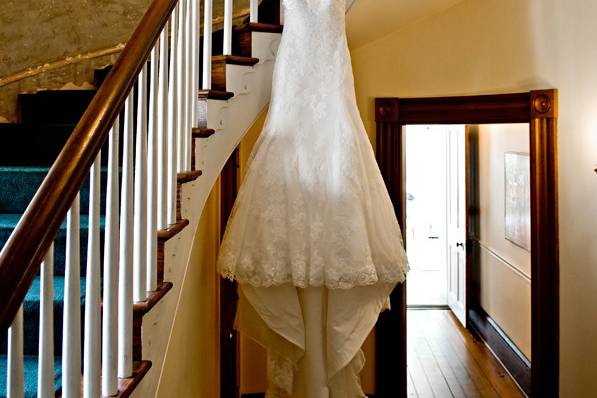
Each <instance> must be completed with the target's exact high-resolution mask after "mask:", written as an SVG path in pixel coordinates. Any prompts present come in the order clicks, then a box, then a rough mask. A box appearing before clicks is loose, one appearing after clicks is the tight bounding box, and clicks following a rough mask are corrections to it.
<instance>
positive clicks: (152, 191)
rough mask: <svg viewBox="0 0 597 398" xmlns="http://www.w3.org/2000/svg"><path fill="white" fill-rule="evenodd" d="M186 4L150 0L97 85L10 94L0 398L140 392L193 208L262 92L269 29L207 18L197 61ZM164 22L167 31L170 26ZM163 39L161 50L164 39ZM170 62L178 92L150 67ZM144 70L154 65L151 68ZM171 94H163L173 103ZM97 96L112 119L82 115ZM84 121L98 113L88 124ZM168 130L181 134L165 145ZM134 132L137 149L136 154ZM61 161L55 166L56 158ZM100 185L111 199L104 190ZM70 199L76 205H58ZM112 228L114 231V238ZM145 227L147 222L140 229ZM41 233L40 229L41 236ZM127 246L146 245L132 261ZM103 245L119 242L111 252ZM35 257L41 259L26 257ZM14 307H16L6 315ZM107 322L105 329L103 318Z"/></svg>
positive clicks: (147, 392)
mask: <svg viewBox="0 0 597 398" xmlns="http://www.w3.org/2000/svg"><path fill="white" fill-rule="evenodd" d="M227 1H228V0H227ZM209 3H210V2H209V0H207V1H206V4H207V6H208V7H205V8H206V12H207V13H208V14H207V15H206V18H208V16H209V12H211V11H210V10H209ZM196 6H197V7H198V6H199V4H197V5H196ZM174 7H176V8H174ZM193 7H195V6H194V5H192V4H191V2H190V0H180V1H177V0H155V1H154V3H153V4H152V5H151V7H150V9H149V11H148V13H147V15H146V17H145V18H144V20H143V21H141V24H140V25H139V28H138V30H137V32H136V33H135V34H134V35H133V37H132V38H131V41H130V42H129V44H128V45H127V48H129V50H128V52H127V49H125V50H124V52H123V56H122V57H121V58H124V57H128V58H127V59H123V60H119V61H118V62H117V63H116V64H115V66H114V68H111V69H112V70H111V71H110V68H108V69H106V70H101V71H98V72H97V73H96V79H97V84H98V86H100V84H101V82H102V81H104V79H105V80H106V82H105V83H104V85H103V86H102V87H101V88H100V89H99V91H96V90H80V91H42V92H38V93H36V94H22V95H20V96H19V105H20V123H18V124H0V134H2V136H3V137H4V138H5V142H4V145H2V146H0V186H1V187H2V190H0V247H4V249H3V250H2V253H1V254H0V294H3V295H2V298H1V300H2V301H0V302H1V303H2V304H1V306H2V307H3V308H1V309H2V313H1V317H2V318H1V319H2V329H0V333H1V334H0V397H7V396H9V397H20V396H24V397H36V396H38V393H39V396H54V395H61V396H65V397H73V396H80V395H83V396H86V397H94V396H99V395H103V396H107V395H110V396H119V397H127V396H131V395H132V396H139V397H148V396H153V395H155V392H156V388H157V384H158V382H159V377H160V374H161V367H162V365H163V361H164V358H165V354H166V350H167V346H168V341H169V338H170V334H171V330H172V325H173V320H174V315H175V314H176V310H177V303H178V298H179V296H180V289H181V286H182V281H183V279H184V275H185V273H186V270H187V267H188V266H189V263H188V262H189V256H190V250H191V248H192V244H193V239H194V237H195V231H196V229H197V225H198V222H199V218H200V216H201V213H202V210H203V206H204V204H205V202H206V200H207V197H208V195H209V193H210V191H211V189H212V187H213V185H214V183H215V181H216V179H217V178H218V176H219V174H220V172H221V170H222V168H223V167H224V165H225V163H226V161H227V160H228V158H229V156H230V154H231V153H232V152H233V150H234V148H235V147H236V146H237V145H238V143H239V142H240V140H241V139H242V137H243V136H244V133H245V132H246V131H247V129H248V128H249V127H250V126H251V125H252V124H253V122H254V121H255V119H256V118H257V116H258V115H259V113H260V112H261V111H262V110H263V109H264V107H265V106H266V105H267V102H268V101H269V96H270V90H271V75H272V69H273V64H274V60H275V53H276V49H277V45H278V43H279V40H280V33H281V31H282V26H281V25H279V24H277V23H257V22H248V23H246V24H245V25H242V26H238V27H234V28H233V27H232V26H231V24H230V23H229V24H227V25H225V28H224V29H225V31H224V32H215V33H212V32H211V30H210V29H211V27H209V26H208V27H207V28H206V30H205V31H204V32H205V33H206V34H204V37H205V38H206V40H203V46H202V47H203V48H204V62H203V63H201V62H194V61H192V59H198V58H199V57H198V54H199V50H198V49H199V40H198V38H195V39H194V40H193V38H192V34H190V33H192V32H193V30H195V31H196V32H197V33H198V30H199V26H200V25H199V21H198V20H197V16H198V11H197V10H194V9H193ZM252 12H253V15H252V16H251V19H252V20H254V21H256V20H257V12H259V13H261V14H262V15H267V14H269V15H268V16H274V17H277V16H278V15H279V4H277V3H276V2H269V1H264V2H263V3H262V4H261V6H260V7H259V8H257V5H256V2H255V4H253V7H252ZM226 18H228V20H230V18H231V16H230V15H229V14H227V16H226ZM168 19H169V20H170V23H169V24H166V22H167V21H168ZM206 20H208V21H209V20H211V19H206ZM156 21H159V23H158V22H156ZM273 22H277V21H276V20H275V19H274V20H273ZM152 23H153V25H152ZM173 23H178V28H179V29H177V30H174V29H176V28H173ZM158 25H159V26H158ZM168 28H170V29H171V30H170V34H168V30H167V29H168ZM152 30H153V31H154V37H151V38H147V37H145V40H146V41H148V42H150V44H151V46H148V49H151V50H153V51H152V52H151V53H150V52H149V51H146V52H145V53H144V54H145V55H144V58H143V59H139V60H137V62H138V64H139V66H140V67H139V68H136V69H137V70H136V73H135V75H134V76H132V77H130V78H129V80H130V82H128V83H127V84H123V85H121V86H120V87H124V86H126V87H127V89H128V90H130V91H129V92H113V91H112V90H114V87H115V86H118V85H117V84H115V83H114V82H118V81H119V77H120V76H121V75H124V73H123V70H124V69H126V68H127V66H128V65H127V62H129V63H130V59H131V57H133V55H132V54H135V48H134V47H135V46H136V47H137V48H138V47H140V44H139V42H141V41H142V39H141V33H143V32H147V31H152ZM226 30H228V33H227V34H226V33H225V32H226ZM172 32H176V33H177V34H176V35H173V34H172ZM185 32H186V35H185ZM145 36H147V35H145ZM158 36H161V39H162V40H160V43H158V42H157V38H158ZM224 37H227V39H224ZM164 38H166V40H167V41H168V43H169V44H174V45H175V46H177V47H176V50H177V51H173V50H172V48H173V47H172V46H170V48H168V47H166V46H164V43H163V41H164ZM211 40H214V44H212V43H211ZM226 40H228V43H226ZM216 41H217V42H218V43H219V42H222V43H223V46H222V48H223V49H224V50H225V49H226V48H228V49H229V50H228V51H226V52H228V53H230V54H227V55H213V54H214V53H215V54H218V53H220V54H221V52H220V47H219V44H217V43H216ZM185 43H186V44H185ZM192 43H196V45H195V46H193V44H192ZM159 45H162V47H161V48H160V49H161V50H162V51H163V49H164V48H167V55H166V56H163V55H164V53H163V52H162V51H158V50H156V49H157V48H158V46H159ZM185 46H188V49H187V50H186V51H187V52H186V55H187V57H186V58H185V57H184V55H185V48H187V47H185ZM210 48H211V49H212V51H209V49H210ZM158 53H160V56H159V55H158ZM191 54H195V56H194V57H189V56H188V55H191ZM181 55H182V57H181ZM191 58H192V59H191ZM180 63H182V64H183V68H181V69H182V70H184V67H188V68H187V72H185V73H184V78H186V79H187V80H186V81H187V85H191V89H190V90H187V89H186V88H183V87H187V85H181V84H180V81H181V75H180V70H181V69H177V72H178V74H179V76H178V77H177V76H176V74H177V73H174V72H173V69H172V68H171V69H170V72H165V73H163V72H164V71H163V69H160V68H159V67H160V66H162V64H163V66H171V67H177V68H178V65H179V64H180ZM152 65H155V66H158V67H156V68H155V70H154V71H152ZM193 67H194V68H195V71H194V72H193V70H192V68H193ZM142 68H144V69H143V71H144V72H141V70H142ZM201 74H203V75H204V79H203V83H202V84H201V85H199V83H198V81H197V80H198V79H197V76H200V75H201ZM193 77H195V78H193ZM184 78H183V80H184ZM120 79H124V78H122V77H120ZM175 79H179V80H178V87H177V81H176V80H175ZM135 82H136V84H135V85H133V83H135ZM158 85H160V87H162V88H163V87H165V88H166V89H167V90H166V91H167V92H163V91H159V87H158ZM143 86H145V87H143ZM152 86H153V87H154V88H155V90H152ZM193 87H197V89H194V88H193ZM176 89H178V96H173V95H172V91H173V90H176ZM187 91H188V93H189V95H188V96H186V94H187ZM96 93H99V94H97V95H96ZM109 97H121V98H122V100H118V101H117V100H115V99H113V98H112V100H113V101H115V102H118V104H117V107H118V109H115V110H114V111H113V116H112V117H111V116H109V115H108V116H106V114H105V113H104V114H101V115H100V114H99V112H98V114H94V109H96V110H97V109H104V108H106V107H107V106H106V104H109V101H110V98H109ZM178 97H182V100H180V99H179V98H178ZM180 101H182V102H180ZM185 101H187V102H186V103H185ZM174 103H177V104H180V103H182V104H185V107H184V108H183V109H186V110H187V111H186V112H187V113H184V112H182V111H181V109H178V111H175V110H174V109H170V108H169V107H171V108H175V106H173V105H174ZM90 104H91V106H90ZM141 104H143V105H144V106H142V105H141ZM110 105H114V104H113V103H110ZM145 107H146V108H147V111H146V112H143V109H144V108H145ZM86 110H88V111H87V113H85V111H86ZM100 117H102V118H110V119H112V120H110V121H109V123H106V124H104V126H103V127H102V126H100V127H98V124H100V122H98V121H97V120H98V119H99V118H100ZM118 119H119V120H120V123H119V122H118V121H117V120H118ZM90 121H95V123H91V122H90ZM142 126H144V127H142ZM111 127H113V128H112V129H111V131H109V130H110V128H111ZM73 131H74V132H73ZM100 135H102V136H103V139H100V138H97V142H98V143H99V146H97V148H98V149H99V148H100V147H101V148H102V149H101V157H99V158H98V159H99V160H97V161H96V162H95V164H94V167H93V168H92V169H91V172H90V173H87V172H85V171H83V172H82V173H81V177H80V178H79V179H80V180H81V181H82V182H81V183H76V184H75V185H76V187H75V188H74V191H73V192H72V193H69V188H68V184H69V183H71V181H69V180H77V178H78V177H77V176H76V175H75V174H77V173H76V172H70V173H69V172H68V170H76V169H87V168H88V167H90V166H91V165H90V163H93V159H95V158H96V157H97V155H98V154H99V151H98V150H89V151H88V154H87V155H86V156H78V155H77V154H76V153H79V152H83V151H84V150H86V148H83V147H84V146H85V145H87V144H88V143H89V141H90V139H89V138H88V137H92V136H100ZM109 135H110V136H111V138H113V139H110V141H108V139H107V138H108V136H109ZM175 136H176V137H178V138H180V137H182V138H180V139H179V140H178V141H176V139H175V138H176V137H175ZM81 137H86V138H87V140H82V139H80V138H81ZM69 138H70V140H69ZM146 140H147V143H146V144H148V147H145V148H143V143H144V142H145V141H146ZM152 140H154V141H152ZM160 140H161V141H160ZM67 141H68V142H67ZM77 142H78V143H80V144H81V145H75V144H77ZM160 142H161V146H160V145H157V146H156V143H158V144H160ZM152 145H153V146H152ZM139 148H140V149H139ZM119 149H122V150H121V151H120V150H119ZM160 150H161V151H163V153H160ZM61 151H62V153H61ZM59 154H60V157H58V156H59ZM57 157H58V159H57ZM73 157H74V158H76V161H74V160H72V158H73ZM84 158H85V159H87V164H84V162H83V160H82V159H84ZM89 159H91V162H90V161H89ZM69 161H71V162H73V163H71V168H69V167H68V166H65V165H66V164H67V163H68V162H69ZM133 163H134V166H133ZM72 165H74V167H73V166H72ZM88 165H89V166H88ZM152 165H153V167H154V169H153V171H154V172H153V174H156V173H157V174H160V173H161V175H162V176H163V177H164V179H162V180H160V179H159V178H154V179H152V172H151V170H152ZM50 168H52V170H51V171H50ZM91 175H95V176H94V177H93V178H92V177H90V176H91ZM98 176H99V181H95V183H94V182H93V180H97V177H98ZM154 177H155V176H154ZM44 181H45V182H44ZM110 181H112V183H110ZM139 181H145V185H142V184H139ZM131 182H133V184H131ZM159 182H161V183H162V184H159ZM138 184H139V185H138ZM170 186H171V187H172V188H173V189H168V188H169V187H170ZM40 187H41V188H40ZM114 187H117V188H119V189H118V190H119V191H120V192H117V193H114ZM139 187H141V188H140V189H139ZM98 188H99V191H98ZM131 191H134V192H131ZM77 192H78V193H79V207H80V211H78V206H76V205H75V204H74V203H76V201H75V202H73V199H71V197H74V195H73V193H74V194H75V195H76V193H77ZM127 192H128V193H127ZM98 193H99V197H98ZM119 193H120V195H119ZM69 195H70V197H69ZM56 197H62V198H67V197H68V198H69V199H68V203H66V204H65V205H64V204H63V205H62V208H63V209H64V210H68V209H69V208H70V213H69V214H71V218H70V219H68V220H65V215H66V211H64V210H62V208H61V206H56V207H53V205H52V204H53V203H54V202H53V201H54V200H56ZM119 197H120V199H119ZM114 199H116V204H114ZM110 200H112V204H110ZM71 203H73V205H72V207H71ZM151 203H153V204H154V205H153V208H155V211H156V212H157V214H155V217H156V218H157V220H154V224H152V221H151V216H148V214H150V213H151V210H152V209H153V208H152V207H151ZM36 209H37V210H36ZM40 209H41V210H40ZM44 209H46V210H44ZM114 211H116V213H114ZM42 213H48V214H47V215H45V216H44V214H42ZM23 214H25V215H24V216H23ZM98 215H99V217H98ZM44 217H48V219H47V221H46V219H45V218H44ZM119 217H120V221H119V222H117V223H114V221H118V218H119ZM77 218H80V220H79V222H78V223H77V222H76V221H77ZM19 220H21V221H20V225H19V226H18V228H17V225H18V224H19ZM109 220H112V227H109V225H108V224H109ZM118 224H119V225H120V234H119V235H117V236H115V235H114V225H116V226H118ZM27 225H31V226H32V227H27ZM151 225H155V226H156V229H155V232H154V233H153V234H152V233H151V231H150V230H149V228H150V227H149V226H151ZM33 226H35V228H37V229H35V230H33V229H34V228H33ZM143 226H146V229H145V230H144V229H143ZM44 229H47V230H49V231H51V232H50V234H51V235H52V236H50V238H49V239H47V238H45V237H44V236H43V233H44ZM15 230H16V231H15ZM138 230H139V231H141V233H139V234H137V233H136V231H138ZM28 231H31V232H30V233H28ZM127 231H128V232H127ZM117 232H118V231H117ZM131 232H134V233H131ZM77 235H78V239H77ZM123 236H124V237H125V239H123ZM9 240H10V242H9ZM7 242H8V244H7ZM52 242H53V243H52ZM23 246H28V250H24V249H22V247H23ZM138 247H141V248H144V249H145V250H142V249H141V251H143V252H144V253H146V254H144V255H140V254H139V252H140V251H138V250H137V248H138ZM152 247H154V251H153V257H152V250H151V248H152ZM74 248H75V249H74ZM76 248H78V250H76ZM114 250H118V251H120V258H118V260H117V261H114V259H115V257H114V256H113V254H114ZM22 253H24V254H22ZM139 258H140V259H141V260H139ZM38 259H43V260H45V263H44V264H43V265H42V266H40V261H39V260H38ZM74 267H76V270H75V268H74ZM115 270H116V272H117V274H118V275H119V276H120V278H118V277H115V275H114V271H115ZM48 272H50V275H49V276H48V275H47V273H48ZM44 273H46V274H44ZM44 275H45V277H44ZM106 275H111V276H106ZM123 281H124V282H123ZM115 283H116V285H115ZM152 285H153V286H152ZM116 286H119V288H117V289H116ZM138 286H141V288H138ZM52 290H53V292H52ZM139 295H141V296H139ZM115 298H117V299H118V300H117V301H119V302H121V304H119V305H118V306H116V304H115V301H114V299H115ZM109 300H112V304H110V302H109ZM123 300H124V301H123ZM122 303H124V304H122ZM127 303H128V304H130V305H128V304H127ZM19 306H21V308H22V311H20V312H18V313H17V312H16V308H18V307H19ZM106 308H109V309H110V310H109V311H108V310H106ZM15 314H16V317H15ZM102 315H103V326H104V328H103V329H102V322H101V321H100V320H101V319H102ZM127 317H128V318H129V319H128V320H127V319H126V318H127ZM79 318H80V319H79ZM85 320H88V321H87V323H86V322H85ZM110 323H117V326H115V328H113V329H110V328H109V327H106V326H107V325H109V324H110ZM9 325H10V329H8V330H7V329H6V328H5V327H6V326H9ZM121 336H124V337H121ZM63 338H64V340H63ZM120 339H122V340H120ZM63 341H64V342H65V343H67V344H65V345H64V347H63ZM115 341H120V342H121V343H120V344H114V342H115ZM100 343H101V344H103V349H104V354H103V355H102V352H101V347H100ZM52 346H53V347H52ZM40 364H41V365H40ZM40 366H41V370H40V369H39V368H40ZM102 368H103V371H101V369H102ZM117 376H118V377H117ZM100 391H101V393H100Z"/></svg>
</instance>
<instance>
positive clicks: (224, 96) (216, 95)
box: [199, 90, 234, 100]
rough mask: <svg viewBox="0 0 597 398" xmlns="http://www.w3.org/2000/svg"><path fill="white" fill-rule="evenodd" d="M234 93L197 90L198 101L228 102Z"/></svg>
mask: <svg viewBox="0 0 597 398" xmlns="http://www.w3.org/2000/svg"><path fill="white" fill-rule="evenodd" d="M232 97H234V93H232V92H230V91H221V90H199V99H212V100H229V99H230V98H232Z"/></svg>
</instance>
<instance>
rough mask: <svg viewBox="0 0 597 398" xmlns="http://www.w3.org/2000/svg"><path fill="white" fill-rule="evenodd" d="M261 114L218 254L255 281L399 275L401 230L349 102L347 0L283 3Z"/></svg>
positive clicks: (334, 283)
mask: <svg viewBox="0 0 597 398" xmlns="http://www.w3.org/2000/svg"><path fill="white" fill-rule="evenodd" d="M283 6H284V33H283V35H282V40H281V43H280V47H279V50H278V56H277V59H276V66H275V68H274V76H273V87H272V99H271V103H270V109H269V113H268V118H267V121H266V124H265V127H264V129H263V132H262V134H261V136H260V137H259V139H258V141H257V143H256V145H255V147H254V149H253V152H252V154H251V156H250V159H249V164H248V170H247V174H246V177H245V181H244V182H243V185H242V187H241V189H240V191H239V195H238V199H237V202H236V203H235V206H234V208H233V211H232V214H231V219H230V222H229V224H228V227H227V229H226V232H225V236H224V240H223V243H222V247H221V251H220V256H219V260H218V264H219V269H220V272H221V273H222V274H223V275H224V276H225V277H228V278H231V279H237V280H239V281H241V282H246V283H250V284H252V285H255V286H272V285H280V284H283V283H293V284H294V285H296V286H300V287H307V286H321V285H326V286H327V287H329V288H351V287H354V286H359V285H371V284H374V283H376V282H378V281H384V282H398V281H402V280H404V274H405V270H406V256H405V253H404V249H403V247H402V239H401V234H400V228H399V226H398V222H397V220H396V217H395V214H394V209H393V207H392V203H391V201H390V198H389V195H388V192H387V190H386V188H385V185H384V183H383V180H382V177H381V174H380V172H379V168H378V166H377V163H376V162H375V157H374V154H373V150H372V148H371V144H370V143H369V140H368V138H367V135H366V132H365V128H364V126H363V123H362V121H361V118H360V115H359V111H358V108H357V105H356V99H355V92H354V82H353V75H352V69H351V62H350V54H349V51H348V45H347V42H346V33H345V14H344V11H345V7H346V3H345V0H284V1H283Z"/></svg>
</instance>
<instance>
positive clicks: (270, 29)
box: [236, 22, 284, 33]
mask: <svg viewBox="0 0 597 398" xmlns="http://www.w3.org/2000/svg"><path fill="white" fill-rule="evenodd" d="M283 30H284V25H278V24H269V23H261V22H249V23H246V24H243V25H239V26H237V27H236V31H238V32H242V31H250V32H265V33H282V31H283Z"/></svg>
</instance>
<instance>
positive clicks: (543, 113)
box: [531, 89, 558, 119]
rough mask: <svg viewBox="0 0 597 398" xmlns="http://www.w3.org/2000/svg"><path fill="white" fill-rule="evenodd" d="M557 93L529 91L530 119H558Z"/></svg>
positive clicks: (554, 91)
mask: <svg viewBox="0 0 597 398" xmlns="http://www.w3.org/2000/svg"><path fill="white" fill-rule="evenodd" d="M557 104H558V92H557V90H555V89H552V90H536V91H531V117H533V118H539V119H551V118H556V117H558V106H557Z"/></svg>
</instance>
